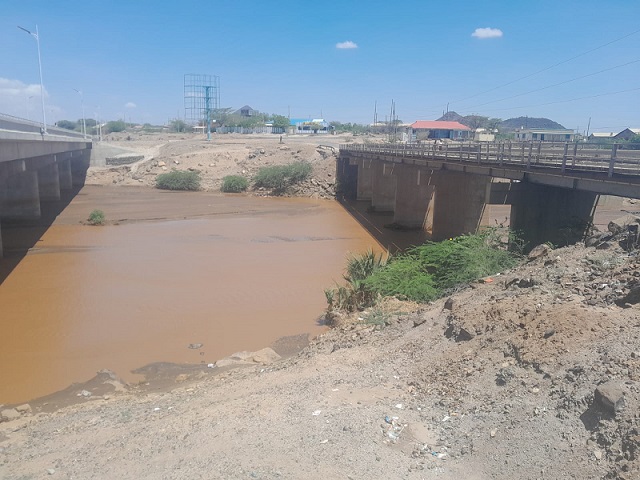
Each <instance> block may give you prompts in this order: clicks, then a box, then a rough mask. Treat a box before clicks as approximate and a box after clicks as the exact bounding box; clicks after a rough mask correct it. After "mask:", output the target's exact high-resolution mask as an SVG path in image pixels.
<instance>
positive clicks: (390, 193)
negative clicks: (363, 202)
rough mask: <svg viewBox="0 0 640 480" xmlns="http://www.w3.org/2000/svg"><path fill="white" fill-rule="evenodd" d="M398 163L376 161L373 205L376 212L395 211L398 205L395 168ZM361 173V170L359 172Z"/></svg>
mask: <svg viewBox="0 0 640 480" xmlns="http://www.w3.org/2000/svg"><path fill="white" fill-rule="evenodd" d="M394 168H396V165H395V164H393V163H385V162H374V163H373V165H372V167H371V170H372V171H373V179H372V182H371V183H372V188H373V190H372V192H371V207H372V208H373V209H374V210H375V211H376V212H393V211H394V209H395V205H396V180H397V179H396V176H395V175H394V174H393V170H394ZM358 173H359V172H358Z"/></svg>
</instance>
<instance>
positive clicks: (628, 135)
mask: <svg viewBox="0 0 640 480" xmlns="http://www.w3.org/2000/svg"><path fill="white" fill-rule="evenodd" d="M636 135H640V128H625V129H624V130H622V131H621V132H620V133H618V134H617V135H616V136H615V137H613V138H614V139H615V140H631V139H632V138H633V137H635V136H636Z"/></svg>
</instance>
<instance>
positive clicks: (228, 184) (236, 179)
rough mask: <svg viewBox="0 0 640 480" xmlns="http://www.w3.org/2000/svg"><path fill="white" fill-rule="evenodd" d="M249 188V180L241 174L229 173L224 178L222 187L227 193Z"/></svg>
mask: <svg viewBox="0 0 640 480" xmlns="http://www.w3.org/2000/svg"><path fill="white" fill-rule="evenodd" d="M247 188H249V182H248V181H247V179H246V178H244V177H241V176H240V175H227V176H226V177H224V178H223V179H222V187H221V188H220V190H222V191H223V192H227V193H238V192H244V191H245V190H246V189H247Z"/></svg>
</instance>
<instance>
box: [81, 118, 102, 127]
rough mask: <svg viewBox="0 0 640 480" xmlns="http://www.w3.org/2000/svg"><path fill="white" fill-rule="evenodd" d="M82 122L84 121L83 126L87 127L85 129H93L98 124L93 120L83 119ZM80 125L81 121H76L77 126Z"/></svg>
mask: <svg viewBox="0 0 640 480" xmlns="http://www.w3.org/2000/svg"><path fill="white" fill-rule="evenodd" d="M84 121H85V124H86V125H87V128H89V127H95V126H96V125H97V124H98V122H97V121H96V120H95V119H94V118H85V119H84ZM80 123H82V119H81V120H78V124H80Z"/></svg>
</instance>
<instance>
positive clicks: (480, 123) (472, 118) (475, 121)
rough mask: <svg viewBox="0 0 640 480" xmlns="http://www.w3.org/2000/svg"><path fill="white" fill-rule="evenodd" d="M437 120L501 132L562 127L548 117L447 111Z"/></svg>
mask: <svg viewBox="0 0 640 480" xmlns="http://www.w3.org/2000/svg"><path fill="white" fill-rule="evenodd" d="M438 121H453V122H460V123H461V124H463V125H466V126H467V127H470V128H479V127H482V128H498V129H499V130H500V131H501V132H511V131H515V130H520V128H522V127H524V128H543V129H550V130H556V129H562V130H563V129H564V127H563V126H562V125H560V124H559V123H557V122H554V121H553V120H550V119H548V118H534V117H517V118H508V119H507V120H501V119H494V118H489V117H483V116H480V115H467V116H462V115H459V114H458V113H456V112H453V111H452V112H447V113H445V114H444V115H443V116H442V117H440V118H438Z"/></svg>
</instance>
